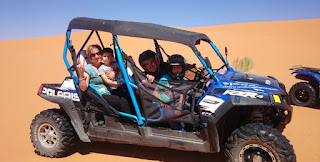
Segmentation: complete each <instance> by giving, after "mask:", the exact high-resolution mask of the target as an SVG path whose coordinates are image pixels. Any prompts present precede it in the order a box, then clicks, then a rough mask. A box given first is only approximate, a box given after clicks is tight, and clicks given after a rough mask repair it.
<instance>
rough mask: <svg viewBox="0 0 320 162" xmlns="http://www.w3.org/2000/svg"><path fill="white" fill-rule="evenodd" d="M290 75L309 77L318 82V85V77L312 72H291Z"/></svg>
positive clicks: (319, 80) (319, 81)
mask: <svg viewBox="0 0 320 162" xmlns="http://www.w3.org/2000/svg"><path fill="white" fill-rule="evenodd" d="M291 74H301V75H307V76H311V77H313V78H314V79H316V81H317V82H318V84H320V75H319V74H317V73H314V72H307V71H293V72H292V73H291Z"/></svg>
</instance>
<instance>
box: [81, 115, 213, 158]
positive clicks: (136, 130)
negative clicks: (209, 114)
mask: <svg viewBox="0 0 320 162" xmlns="http://www.w3.org/2000/svg"><path fill="white" fill-rule="evenodd" d="M104 117H105V121H106V122H107V123H106V124H105V125H97V124H93V123H90V124H89V127H88V132H87V134H88V136H89V137H90V139H91V140H93V141H108V142H113V143H124V144H137V145H142V146H151V147H167V148H171V149H177V150H184V151H199V152H211V151H210V144H209V142H208V141H206V140H203V139H204V137H202V135H201V133H199V132H180V131H175V130H171V129H170V128H153V127H148V126H147V127H139V126H137V124H136V123H120V122H118V121H117V119H115V118H113V119H110V118H112V117H108V116H104Z"/></svg>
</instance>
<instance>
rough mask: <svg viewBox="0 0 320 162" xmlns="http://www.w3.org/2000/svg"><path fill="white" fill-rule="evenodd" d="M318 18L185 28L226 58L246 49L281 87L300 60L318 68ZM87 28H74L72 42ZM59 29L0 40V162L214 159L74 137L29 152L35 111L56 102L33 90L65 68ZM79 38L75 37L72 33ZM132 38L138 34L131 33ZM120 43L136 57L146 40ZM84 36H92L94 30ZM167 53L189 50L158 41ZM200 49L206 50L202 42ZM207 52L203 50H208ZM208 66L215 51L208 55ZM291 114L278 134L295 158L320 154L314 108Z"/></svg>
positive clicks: (258, 69)
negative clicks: (59, 149)
mask: <svg viewBox="0 0 320 162" xmlns="http://www.w3.org/2000/svg"><path fill="white" fill-rule="evenodd" d="M319 29H320V19H309V20H295V21H276V22H258V23H241V24H229V25H219V26H209V27H199V28H187V29H185V30H190V31H196V32H202V33H205V34H207V35H208V36H209V37H210V39H211V40H212V41H213V42H214V43H215V44H216V46H217V47H218V49H220V51H221V53H224V47H225V46H227V47H228V50H229V55H228V60H229V62H230V63H231V64H232V61H233V60H234V59H235V58H237V57H243V56H249V57H251V58H253V59H254V63H255V65H254V68H253V70H252V71H251V73H254V74H259V75H271V76H274V77H276V78H277V79H279V80H280V81H281V82H283V83H285V85H286V86H287V91H289V89H290V87H291V86H292V84H294V83H296V82H298V81H299V80H296V79H295V78H294V76H293V75H291V71H290V70H289V68H290V67H292V66H293V65H303V66H310V67H317V68H320V65H319V61H320V30H319ZM86 36H87V32H77V33H73V34H72V37H71V39H72V40H73V41H74V42H73V44H74V46H75V48H76V49H79V48H80V46H81V43H82V42H83V41H84V40H85V38H86ZM102 37H103V39H104V40H105V41H106V42H105V46H109V45H110V44H111V39H110V35H108V34H103V35H102ZM64 40H65V36H64V35H58V36H51V37H43V38H35V39H23V40H13V41H0V49H1V54H0V60H1V64H0V67H1V70H2V78H1V92H2V93H1V94H0V98H1V107H2V108H1V110H2V111H1V118H0V123H1V124H2V125H1V134H0V145H1V146H0V157H1V161H2V162H11V161H26V162H37V161H41V162H46V161H57V162H58V161H59V162H60V161H61V162H63V161H65V162H66V161H68V162H88V161H221V159H220V157H219V155H211V154H203V153H198V152H184V151H176V150H170V149H165V148H150V147H141V146H134V145H122V144H111V143H91V144H81V145H80V146H79V149H78V151H77V152H76V153H74V154H73V155H71V156H68V157H66V158H61V159H50V158H44V157H40V156H38V155H36V154H35V153H34V148H33V147H32V144H31V142H30V136H29V132H30V129H29V127H30V123H31V121H32V119H33V118H34V116H35V115H36V114H38V113H39V112H40V111H42V110H45V109H48V108H53V107H58V105H55V104H52V103H49V102H47V101H45V100H43V99H42V98H40V97H39V96H37V91H38V88H39V86H40V84H41V83H61V82H62V81H63V79H64V77H66V76H68V72H67V69H66V67H65V65H64V62H63V59H62V51H63V47H64ZM76 40H78V41H76ZM136 40H137V41H136ZM119 41H120V45H121V46H122V48H123V49H125V50H126V51H125V52H127V53H128V54H130V55H132V56H133V58H134V59H135V60H136V61H137V58H138V54H139V53H141V52H142V51H143V50H145V49H148V48H151V49H153V47H152V46H151V45H152V41H150V40H144V39H133V38H122V37H120V38H119ZM90 43H98V41H97V39H96V38H94V39H93V40H92V41H90V42H89V44H90ZM163 46H164V48H165V49H166V50H167V52H168V53H172V52H177V51H174V49H179V51H180V52H181V53H183V54H184V55H185V56H186V58H187V60H189V61H190V60H195V57H194V56H193V55H192V54H191V50H190V49H188V48H186V47H179V48H177V47H176V46H174V45H172V44H170V43H166V42H164V43H163ZM171 51H172V52H171ZM204 51H205V52H203V53H202V54H203V55H205V56H209V54H210V55H213V54H214V53H213V51H212V50H211V51H209V50H208V48H207V47H204ZM209 52H210V53H209ZM210 58H212V59H215V61H213V60H211V62H212V64H213V66H215V65H216V64H218V62H219V61H217V57H213V56H210ZM293 109H294V111H293V118H292V121H291V123H290V124H289V125H287V128H286V129H285V131H284V132H283V134H284V135H285V136H286V137H287V138H288V139H289V140H290V142H291V144H292V145H293V147H294V150H295V153H296V155H297V160H298V161H302V162H307V161H308V162H317V161H320V129H319V128H320V109H313V108H306V107H297V106H293Z"/></svg>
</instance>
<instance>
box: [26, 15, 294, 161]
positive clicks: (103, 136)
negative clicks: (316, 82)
mask: <svg viewBox="0 0 320 162" xmlns="http://www.w3.org/2000/svg"><path fill="white" fill-rule="evenodd" d="M74 29H82V30H89V31H90V34H89V36H88V37H87V39H86V40H85V42H84V44H83V45H82V47H80V50H79V51H75V48H74V46H73V44H72V42H71V39H70V38H71V37H70V36H71V31H72V30H74ZM99 32H107V33H111V37H110V40H112V42H113V44H112V45H113V47H114V50H115V54H116V61H117V62H118V64H119V65H120V69H121V77H119V78H118V81H119V82H122V83H123V84H124V85H125V86H126V88H127V91H128V93H129V94H130V98H131V101H130V102H132V104H133V107H134V112H133V113H130V114H129V113H124V112H119V111H117V109H116V108H114V107H112V106H110V105H109V103H108V102H107V101H106V100H104V99H103V98H102V97H101V94H99V91H97V90H96V89H95V88H94V87H93V86H91V85H90V84H89V88H88V90H86V91H85V92H82V91H81V90H80V88H79V79H78V76H77V74H78V71H77V68H76V66H77V63H78V58H79V57H81V56H84V57H86V52H85V51H84V50H83V49H84V47H85V46H86V44H87V42H88V40H89V39H90V38H91V36H92V35H93V34H96V35H97V38H98V39H99V41H100V43H101V46H102V47H104V44H103V42H104V41H103V40H102V39H101V37H100V35H101V34H100V35H99ZM118 36H128V37H136V38H143V39H144V40H150V41H152V43H154V45H155V46H154V48H155V51H156V54H157V55H158V58H159V60H160V63H164V60H163V56H170V55H169V54H167V53H166V52H165V51H164V48H162V46H161V45H160V44H161V42H162V41H167V42H171V43H172V42H173V43H179V44H182V45H185V46H188V47H190V48H191V50H192V51H193V53H194V54H195V55H196V57H197V58H198V59H199V60H200V62H201V63H202V65H203V66H204V70H203V71H196V70H194V69H190V70H189V72H190V73H191V74H192V73H193V74H194V75H192V77H191V78H190V76H189V78H188V76H186V77H185V81H183V82H182V81H170V86H166V85H163V84H161V83H159V82H158V81H157V80H156V81H154V82H152V83H150V82H148V81H146V75H145V73H144V72H142V71H141V69H139V67H138V66H136V64H135V62H134V61H133V59H132V58H131V57H129V56H128V55H127V54H126V52H127V51H126V49H122V48H121V47H120V43H121V41H120V38H119V37H118ZM133 43H134V42H133ZM200 43H207V44H208V45H209V47H210V48H212V49H213V51H214V52H215V53H216V54H217V56H218V57H219V58H220V59H221V61H222V63H223V65H222V66H221V67H220V68H219V67H217V68H214V67H212V66H211V63H210V61H209V59H208V58H207V57H205V58H203V56H202V55H203V54H202V53H200V51H199V50H198V49H197V47H196V45H199V44H200ZM137 46H138V44H137ZM68 51H69V52H68ZM176 53H179V51H177V52H176ZM67 54H70V55H71V57H70V58H69V60H72V64H70V63H69V61H68V59H67ZM63 59H64V62H65V64H66V66H67V69H68V71H69V72H70V77H67V78H65V80H64V81H63V83H62V84H42V85H41V86H40V88H39V91H38V95H39V96H40V97H42V98H44V99H46V100H48V101H50V102H53V103H57V104H58V105H59V107H60V108H59V109H48V110H44V111H42V112H41V113H40V114H38V115H36V116H35V118H34V120H33V121H32V123H31V141H32V143H33V145H34V147H35V150H36V153H38V154H40V155H41V156H46V157H64V156H67V155H69V153H70V150H72V148H73V147H74V146H75V143H76V139H80V140H81V141H83V142H91V141H108V142H115V143H126V144H137V145H143V146H151V147H167V148H171V149H178V150H184V151H199V152H205V153H218V152H224V153H225V155H226V156H227V157H228V159H229V160H230V161H268V162H269V161H270V162H271V161H272V162H274V161H277V162H280V161H296V156H295V153H294V150H293V147H292V145H291V144H290V143H289V140H287V139H286V137H285V136H283V135H282V134H281V132H282V131H283V130H284V128H285V126H286V125H287V124H288V123H289V122H290V121H291V117H292V107H291V106H289V105H288V104H287V98H288V94H287V93H286V91H285V89H284V85H283V84H281V83H279V82H278V81H277V80H276V79H275V78H272V77H263V76H257V75H253V74H248V73H241V72H237V71H234V70H233V69H232V67H231V66H230V65H229V64H228V62H227V60H226V59H224V57H223V56H222V55H221V53H220V52H219V50H218V49H217V47H216V46H215V45H214V44H213V42H212V41H211V40H210V39H209V38H208V37H207V36H206V35H205V34H201V33H196V32H190V31H185V30H180V29H175V28H171V27H167V26H162V25H156V24H150V23H138V22H128V21H114V20H101V19H92V18H75V19H73V20H72V21H71V22H70V24H69V27H68V30H67V33H66V41H65V47H64V51H63ZM223 68H226V70H225V71H220V70H222V69H223ZM128 69H130V72H132V74H130V75H128V71H129V70H128ZM158 86H161V87H162V88H163V89H165V93H167V95H168V96H171V97H170V100H169V101H163V100H161V99H160V98H159V97H157V96H155V95H154V93H153V92H154V89H155V87H158ZM181 98H182V99H183V100H182V101H183V105H184V106H183V107H184V108H183V110H181V109H177V108H176V107H175V105H176V104H175V103H176V101H177V100H178V99H179V100H180V99H181ZM163 102H165V103H166V104H167V105H169V107H166V109H168V108H169V109H174V110H175V111H183V113H180V114H181V115H179V116H176V117H166V116H165V115H164V114H165V113H164V109H165V108H163V107H162V106H161V104H160V103H163ZM168 122H179V123H181V125H182V126H183V127H184V130H172V129H171V128H170V126H169V125H168Z"/></svg>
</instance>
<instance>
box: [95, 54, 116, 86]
mask: <svg viewBox="0 0 320 162" xmlns="http://www.w3.org/2000/svg"><path fill="white" fill-rule="evenodd" d="M102 63H103V64H102V65H101V66H100V67H99V69H98V71H99V74H100V75H103V74H105V75H106V76H107V77H104V78H105V80H106V83H107V84H108V85H109V86H110V88H111V89H112V90H114V89H117V88H118V87H119V86H120V85H121V84H120V83H118V82H117V81H116V80H117V72H118V71H119V65H118V64H117V63H116V62H115V61H114V57H113V50H112V49H111V48H104V49H103V50H102Z"/></svg>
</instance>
